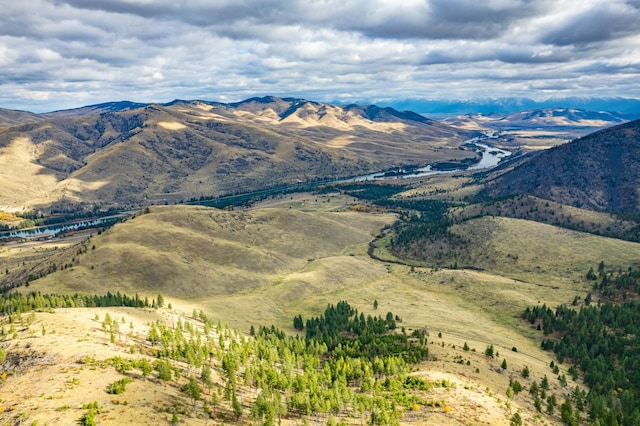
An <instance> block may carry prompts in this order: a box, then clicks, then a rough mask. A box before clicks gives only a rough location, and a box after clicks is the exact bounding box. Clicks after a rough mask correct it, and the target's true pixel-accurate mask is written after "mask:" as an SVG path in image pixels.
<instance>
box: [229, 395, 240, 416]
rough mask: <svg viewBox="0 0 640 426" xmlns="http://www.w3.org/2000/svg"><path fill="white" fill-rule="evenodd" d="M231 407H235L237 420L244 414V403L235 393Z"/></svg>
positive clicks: (234, 411) (234, 412)
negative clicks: (242, 403) (241, 402)
mask: <svg viewBox="0 0 640 426" xmlns="http://www.w3.org/2000/svg"><path fill="white" fill-rule="evenodd" d="M231 408H233V414H234V415H235V416H236V420H238V419H239V418H240V416H241V415H242V405H241V404H240V401H238V397H237V395H236V394H235V393H234V394H233V398H232V400H231Z"/></svg>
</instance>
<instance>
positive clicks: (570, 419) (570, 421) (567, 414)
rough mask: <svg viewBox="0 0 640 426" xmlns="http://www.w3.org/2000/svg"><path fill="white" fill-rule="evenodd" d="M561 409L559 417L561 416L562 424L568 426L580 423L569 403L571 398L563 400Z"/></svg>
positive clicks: (575, 425)
mask: <svg viewBox="0 0 640 426" xmlns="http://www.w3.org/2000/svg"><path fill="white" fill-rule="evenodd" d="M561 410H562V411H561V415H560V417H561V418H562V421H563V422H564V424H566V425H569V426H578V425H579V424H580V420H579V419H578V416H577V413H575V412H574V410H573V405H571V400H569V399H566V400H565V401H564V404H562V409H561Z"/></svg>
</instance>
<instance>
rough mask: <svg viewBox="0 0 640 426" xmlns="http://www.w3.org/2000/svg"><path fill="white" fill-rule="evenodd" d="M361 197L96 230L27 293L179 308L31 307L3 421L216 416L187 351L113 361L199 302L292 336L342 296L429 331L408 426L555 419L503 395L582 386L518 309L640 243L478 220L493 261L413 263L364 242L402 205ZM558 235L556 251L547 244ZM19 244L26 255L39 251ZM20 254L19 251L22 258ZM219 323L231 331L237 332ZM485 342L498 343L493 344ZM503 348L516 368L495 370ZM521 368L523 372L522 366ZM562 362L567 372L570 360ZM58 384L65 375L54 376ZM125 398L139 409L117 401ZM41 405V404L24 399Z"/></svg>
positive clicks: (633, 251)
mask: <svg viewBox="0 0 640 426" xmlns="http://www.w3.org/2000/svg"><path fill="white" fill-rule="evenodd" d="M353 203H355V201H354V200H353V199H351V198H349V197H346V196H345V195H340V194H338V193H335V192H334V193H329V194H325V195H318V196H317V198H316V196H315V195H314V196H312V195H309V194H298V195H295V196H293V198H292V197H289V196H287V197H282V198H278V199H271V200H267V201H265V202H263V203H261V204H260V205H258V206H256V207H253V208H251V209H243V210H236V211H220V210H216V209H211V208H205V207H192V206H157V207H151V208H150V209H149V212H148V213H145V214H142V215H139V216H136V217H135V218H134V219H130V220H127V221H126V222H124V223H121V224H118V225H115V226H114V227H113V228H111V229H110V230H108V231H106V232H102V233H101V234H99V235H94V236H93V237H92V238H91V239H90V240H89V241H88V242H86V243H85V247H86V248H87V252H86V253H80V254H77V253H70V254H69V255H70V256H73V257H74V258H73V260H72V259H68V260H67V262H71V265H70V266H64V267H62V268H58V270H57V271H56V272H53V273H51V274H50V275H47V276H46V277H44V278H41V279H38V280H35V281H33V282H31V284H30V286H29V288H22V289H21V291H22V292H29V291H41V292H46V293H49V292H54V293H64V294H74V293H76V292H80V293H84V294H87V293H88V294H93V293H99V294H103V293H104V292H105V291H106V290H109V291H111V292H113V293H115V292H118V291H119V292H124V293H127V294H133V293H135V292H138V293H140V295H141V297H143V298H144V297H147V296H148V297H150V298H151V297H155V296H156V295H157V294H158V293H162V294H164V295H165V299H166V302H170V303H171V304H172V309H161V310H158V311H155V310H148V309H147V310H132V309H129V308H121V307H118V308H99V309H96V310H90V309H85V308H82V309H78V310H76V309H59V310H57V311H56V312H55V313H38V314H36V315H34V316H33V318H32V317H31V315H29V314H23V315H22V317H21V318H22V321H24V322H25V325H23V326H21V327H17V326H16V333H15V334H14V335H13V336H11V333H9V336H11V337H9V336H7V337H5V338H4V340H2V345H3V348H6V350H7V352H8V353H9V354H12V355H11V356H12V358H11V360H15V359H16V357H17V355H16V354H21V355H20V356H24V358H21V359H23V361H21V362H22V364H20V365H21V370H19V369H16V368H13V367H11V370H10V371H11V372H12V376H10V377H9V378H8V380H7V381H6V383H3V384H0V386H4V387H3V389H6V391H7V395H8V396H7V397H6V398H5V399H4V401H2V402H1V404H2V406H3V407H6V408H7V411H6V412H5V413H4V415H3V413H0V419H6V420H7V421H8V420H15V419H17V416H18V415H19V413H21V412H22V411H27V412H28V413H29V414H28V419H29V420H30V421H33V420H38V421H43V422H54V421H56V422H64V423H70V422H73V421H74V420H75V419H78V418H79V417H80V416H82V415H83V414H84V413H86V412H87V408H82V407H83V405H85V404H88V403H91V402H92V401H97V402H98V405H99V407H100V408H101V411H100V412H98V413H96V418H97V419H98V420H99V421H100V422H101V423H103V424H122V422H124V421H127V422H131V421H132V420H131V417H130V413H131V409H133V408H135V410H136V413H138V414H139V415H141V416H142V415H144V416H145V418H148V419H150V420H152V421H155V422H161V423H162V422H167V423H168V422H169V421H170V418H171V414H172V411H171V409H172V408H171V407H174V408H173V410H176V411H177V412H178V414H179V416H180V418H181V419H184V421H188V422H189V423H190V424H206V422H207V421H208V419H209V417H206V416H205V417H201V416H202V415H203V414H202V413H203V412H204V410H203V409H206V406H205V405H203V404H202V402H201V401H198V402H197V404H196V407H197V410H192V409H191V406H192V405H191V404H192V401H190V399H189V396H188V394H186V393H185V392H184V391H181V390H180V389H181V388H183V387H184V385H185V384H186V383H187V382H188V376H189V374H190V371H192V370H190V368H191V367H189V365H188V363H187V362H186V361H185V360H186V358H184V357H183V358H180V359H176V360H175V361H174V362H173V366H174V368H175V371H177V372H180V376H176V377H175V378H174V379H171V380H169V381H166V382H165V381H163V380H161V379H160V378H159V372H155V371H152V372H151V374H150V375H149V377H148V378H145V377H143V376H142V374H141V373H139V370H138V368H137V367H134V368H133V369H132V370H130V371H125V372H124V373H118V372H117V371H116V369H115V368H112V364H113V361H107V359H108V358H112V357H114V356H120V357H125V358H130V359H134V360H139V359H140V358H142V357H149V359H150V360H151V361H152V362H153V361H154V359H152V358H157V356H156V355H157V354H158V352H156V351H158V350H160V349H161V348H162V346H160V345H159V344H156V345H155V346H154V345H153V343H152V342H150V341H149V339H148V337H147V336H149V334H150V326H151V324H152V323H154V322H156V321H158V323H157V324H161V323H163V324H166V325H167V326H169V327H174V328H176V330H178V329H179V328H180V327H186V328H183V330H185V329H186V330H188V329H190V327H191V326H190V325H189V326H187V325H186V323H187V322H189V323H193V324H195V326H196V328H197V329H199V330H204V329H205V326H204V325H203V324H201V323H199V320H198V319H197V318H196V317H197V315H195V314H193V315H192V314H191V312H192V311H193V312H196V311H198V310H200V309H202V310H204V312H205V313H206V315H207V316H208V317H209V318H210V319H211V320H212V322H213V324H215V323H216V322H217V321H221V322H223V323H229V324H231V326H232V327H234V328H236V327H237V328H239V329H240V330H242V331H243V332H244V333H247V332H248V330H249V329H250V326H251V325H255V326H258V325H269V324H275V325H276V326H277V327H281V328H283V329H284V330H286V331H287V333H291V334H293V333H295V332H296V331H295V330H294V329H293V328H292V321H291V319H292V317H293V316H294V315H298V314H302V315H303V316H304V317H305V318H309V317H311V316H314V315H319V314H320V313H322V309H323V308H324V307H325V306H326V305H327V303H335V302H336V301H338V300H348V301H349V303H350V304H351V305H352V306H354V307H355V308H356V309H358V311H359V312H363V313H365V315H367V314H370V313H373V314H375V313H376V312H378V313H379V314H381V315H384V314H385V313H386V312H389V311H391V312H393V313H395V314H397V315H398V317H399V320H398V321H399V322H398V327H403V328H406V332H407V334H410V333H411V332H412V331H413V330H424V329H427V330H428V331H429V333H430V335H429V338H428V341H429V344H428V349H429V358H428V359H427V360H424V361H423V362H421V363H419V364H417V365H416V366H415V367H413V371H412V373H411V375H413V376H416V377H419V378H423V379H424V380H427V381H428V382H429V383H433V384H434V387H433V389H431V390H430V391H429V392H428V393H424V394H421V398H426V400H427V401H438V404H437V405H436V404H435V402H434V403H433V404H424V405H423V404H419V405H420V406H419V407H418V408H417V409H415V410H414V409H413V408H412V409H408V410H406V411H405V412H404V417H403V418H402V419H401V420H400V424H425V423H426V424H448V423H456V424H457V423H465V424H469V423H471V424H504V425H506V424H509V420H510V419H511V418H512V416H513V415H514V413H515V412H518V413H520V415H521V416H522V417H523V418H524V421H525V422H534V421H536V420H535V419H538V420H537V421H544V422H545V423H546V424H560V422H561V420H560V417H559V416H560V413H559V410H556V411H555V413H551V414H549V413H547V412H545V413H538V412H536V410H535V408H534V401H533V397H532V396H530V395H529V392H522V393H520V394H519V395H516V396H512V397H508V398H506V399H505V392H507V389H508V387H509V383H510V382H511V381H512V380H513V379H517V380H518V381H519V382H520V383H521V384H523V385H524V386H525V389H528V388H530V387H531V385H532V383H533V382H539V381H540V380H541V379H542V378H543V377H544V376H545V375H546V376H548V377H549V378H550V380H549V381H550V382H551V386H550V390H549V395H551V394H555V395H558V398H559V402H558V405H560V403H561V401H562V398H565V397H566V394H567V392H568V391H569V390H571V389H573V388H574V387H575V386H576V382H573V381H571V382H570V387H568V388H565V387H563V385H561V383H560V382H559V381H558V380H556V379H555V374H557V373H555V374H554V373H552V371H553V370H552V369H550V368H549V364H550V361H552V360H553V354H550V353H547V352H545V351H543V350H542V349H541V348H540V344H539V341H538V339H537V334H536V332H535V330H531V329H530V327H529V324H527V323H525V322H522V321H521V320H520V319H519V318H518V317H519V315H520V313H521V312H522V310H523V309H524V307H526V306H529V305H532V304H536V303H542V302H539V301H544V302H545V303H547V304H548V305H549V306H556V305H558V304H560V303H569V302H570V301H571V300H572V299H573V298H574V297H575V296H576V295H578V296H580V297H584V296H585V295H586V293H587V292H588V291H591V286H592V283H591V282H589V281H587V280H585V278H584V275H585V272H586V270H587V269H588V267H589V266H593V265H597V262H600V261H601V260H604V262H605V263H606V264H607V268H608V270H609V269H611V270H617V269H618V268H624V267H626V266H628V265H629V264H630V263H631V262H634V261H635V260H636V259H637V258H638V253H639V250H640V248H639V247H640V246H639V245H638V244H634V243H628V242H620V241H617V240H611V239H606V238H603V237H598V236H591V235H586V234H582V233H578V232H573V231H566V230H562V229H558V228H555V227H552V226H549V225H540V224H536V223H533V222H529V221H523V220H514V219H505V218H495V219H491V218H482V219H474V220H471V221H467V222H463V223H462V224H459V225H456V226H455V227H454V229H453V232H455V233H457V234H459V235H462V236H468V237H469V238H468V245H469V248H468V250H469V251H468V252H469V254H470V255H471V257H470V260H472V261H473V262H474V264H476V265H478V266H480V267H482V268H483V269H485V270H484V271H478V270H469V269H466V270H465V269H439V270H438V269H436V268H431V267H427V266H421V265H419V264H418V265H417V266H415V267H409V266H406V265H402V264H392V263H385V262H379V261H375V260H373V259H371V258H370V257H368V256H367V242H368V241H369V240H370V239H371V238H373V234H376V233H377V232H378V230H379V229H380V228H382V227H383V226H384V225H386V224H388V223H390V222H391V221H392V220H393V216H391V215H381V214H373V213H362V212H354V211H351V210H352V209H350V208H349V207H350V206H351V205H352V204H353ZM549 247H556V248H557V250H555V251H553V252H550V251H549V250H548V248H549ZM4 250H6V251H11V250H13V249H11V248H8V247H5V248H4ZM19 250H21V253H22V255H23V256H29V255H30V251H31V250H33V249H29V248H25V247H21V248H20V249H19ZM19 262H20V259H19V258H18V257H15V256H10V263H11V264H12V265H15V264H16V263H19ZM374 302H375V303H374ZM373 306H377V310H375V309H374V308H372V307H373ZM107 313H109V314H110V316H111V317H112V318H114V319H116V320H118V322H120V323H121V324H122V325H120V328H119V331H118V332H116V333H115V335H114V339H113V341H109V333H108V332H105V331H103V329H102V328H101V325H100V322H101V321H102V322H103V321H106V314H107ZM96 315H97V317H98V318H99V320H96V319H95V318H96ZM121 318H124V320H122V321H120V319H121ZM15 321H16V324H19V323H20V321H21V320H18V319H16V320H15ZM8 327H9V324H5V329H6V328H8ZM212 329H213V327H211V328H210V330H212ZM130 330H131V331H130ZM398 332H400V331H398ZM212 334H213V336H214V337H215V333H212ZM176 335H177V332H176ZM223 335H224V336H225V338H224V340H226V341H229V339H230V338H231V337H228V336H231V335H232V334H231V332H227V331H224V332H223ZM244 338H247V337H246V336H245V337H244ZM218 339H219V337H218ZM192 340H193V341H195V340H196V339H195V338H194V339H192ZM203 341H206V340H203ZM217 342H219V340H217V341H216V342H215V343H214V346H215V347H217V345H218V343H217ZM489 345H493V346H492V347H494V348H495V351H496V353H497V354H498V355H496V356H495V357H490V356H486V355H485V354H484V353H483V351H484V350H485V348H488V347H489ZM465 347H466V348H467V349H464V348H465ZM71 348H73V350H70V349H71ZM469 348H470V349H469ZM514 348H516V350H514ZM132 352H133V353H132ZM267 353H268V352H267ZM274 353H277V351H276V352H274ZM154 354H155V355H154ZM274 356H275V355H274ZM252 359H254V358H252ZM282 359H284V358H282ZM83 360H86V361H83ZM503 360H506V363H505V364H504V365H505V366H506V365H507V364H508V367H506V368H503V367H501V361H503ZM252 362H253V361H252ZM271 364H274V363H271ZM275 364H277V365H279V363H278V362H276V363H275ZM113 366H115V365H113ZM214 366H216V368H215V369H214V383H215V384H214V393H216V392H215V390H216V389H218V388H219V389H220V392H222V391H223V388H224V384H225V376H224V373H223V369H222V366H223V364H222V363H221V358H220V359H219V358H218V355H215V356H214ZM525 367H527V371H528V372H529V374H528V377H526V378H525V377H522V374H521V371H522V370H523V369H524V368H525ZM5 368H6V367H5ZM560 368H562V370H560V371H561V373H563V374H564V373H565V367H564V366H560ZM13 371H16V373H13ZM36 371H37V372H38V374H35V372H36ZM254 374H255V375H254V377H258V373H257V372H256V373H254ZM14 376H15V377H16V378H15V379H14ZM123 376H124V377H129V378H130V379H131V380H132V382H131V383H129V384H128V385H127V390H126V391H125V392H123V393H122V394H121V395H119V396H114V395H110V394H108V393H107V392H106V391H105V389H108V387H109V386H110V384H112V383H114V382H115V381H116V380H120V379H122V377H123ZM250 376H251V375H250V374H249V373H245V374H244V375H242V376H239V377H243V378H245V377H250ZM567 376H568V374H567ZM197 377H199V373H198V374H197ZM43 378H45V379H44V380H43ZM380 382H382V380H380ZM52 383H54V384H58V386H57V387H54V388H51V384H52ZM436 383H439V385H438V386H435V384H436ZM43 385H47V386H49V387H48V388H46V387H44V386H43ZM201 387H202V391H203V394H202V398H204V399H206V400H207V401H209V400H211V397H210V394H209V393H207V396H206V397H204V389H205V386H204V384H201ZM256 389H257V388H256V387H255V385H251V382H246V381H245V380H238V389H237V391H238V392H239V394H240V395H241V396H242V406H243V409H244V413H245V414H243V416H242V417H241V418H240V420H239V421H235V420H233V418H232V413H233V411H232V409H231V403H230V402H229V401H227V400H226V399H224V398H222V397H221V396H220V394H219V395H218V396H219V399H218V400H217V402H216V405H214V406H213V408H214V410H213V412H214V413H221V414H220V415H224V416H225V417H224V419H223V418H222V417H217V416H218V414H216V418H217V420H216V421H222V420H224V421H225V423H230V424H245V423H246V422H247V421H248V420H247V417H248V416H249V409H250V407H251V406H252V405H253V404H254V402H255V401H256V397H257V396H256V395H257V392H256ZM288 395H290V394H288ZM125 401H126V404H127V405H129V407H128V408H131V409H127V407H125V406H123V404H124V403H125ZM284 401H285V398H283V402H284ZM286 401H290V400H289V399H288V398H287V399H286ZM34 406H38V407H39V409H37V410H36V409H33V410H27V409H28V408H29V407H34ZM210 407H211V406H210ZM444 407H449V408H448V409H445V408H444ZM199 413H200V414H199ZM348 413H351V414H348ZM338 415H339V416H340V417H341V419H342V420H344V421H347V422H348V423H349V424H358V423H360V421H361V419H359V418H358V417H357V415H356V416H354V414H353V410H351V411H349V410H345V412H340V413H338V414H336V416H338ZM299 416H300V412H298V411H294V410H291V411H290V412H289V413H288V414H287V415H286V416H284V417H285V418H284V419H283V424H299V422H300V417H299ZM582 416H583V418H586V414H583V415H582ZM324 422H325V421H324V419H323V423H324Z"/></svg>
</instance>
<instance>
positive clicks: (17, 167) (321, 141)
mask: <svg viewBox="0 0 640 426" xmlns="http://www.w3.org/2000/svg"><path fill="white" fill-rule="evenodd" d="M39 117H40V116H39ZM41 118H43V119H42V120H40V121H37V122H33V123H27V124H20V125H17V126H13V127H9V128H4V129H1V130H0V166H2V167H0V177H2V179H3V182H5V184H3V187H2V188H1V189H0V200H2V204H3V205H2V206H0V209H3V208H4V209H10V210H16V209H21V208H22V207H23V206H29V207H30V208H33V207H38V208H44V209H49V208H50V207H52V206H53V208H54V209H55V210H60V209H65V210H68V209H76V208H77V207H78V206H79V205H85V206H89V207H92V206H93V205H97V206H98V207H105V208H106V207H118V208H123V207H139V206H141V205H147V204H154V203H176V202H180V201H185V200H188V199H190V198H193V197H200V196H203V195H204V196H218V195H223V194H230V193H244V192H250V191H256V190H262V189H265V188H273V187H278V186H283V185H290V184H294V183H299V182H308V181H314V180H318V179H327V178H342V177H347V176H354V175H360V174H366V173H369V172H372V171H378V170H383V169H388V168H391V167H397V166H400V165H406V164H421V165H422V164H426V163H431V162H436V161H446V160H451V159H457V160H461V159H462V158H466V157H469V156H473V155H475V154H474V153H473V152H469V151H461V150H459V149H458V148H459V146H460V145H462V144H463V143H464V140H465V139H467V138H469V137H470V136H471V133H470V132H467V131H463V130H458V129H454V128H452V127H449V126H447V125H445V124H442V123H439V122H437V121H433V120H429V119H427V118H425V117H423V116H420V115H418V114H415V113H411V112H400V111H396V110H394V109H392V108H380V107H377V106H356V105H349V106H337V105H331V104H322V103H317V102H312V101H307V100H303V99H292V98H285V99H281V98H275V97H264V98H251V99H247V100H245V101H242V102H238V103H233V104H221V103H216V102H206V101H184V100H175V101H173V102H170V103H168V104H164V105H160V104H153V105H151V104H150V105H147V104H135V103H131V102H126V101H125V102H115V103H108V104H100V105H93V106H88V107H84V108H78V109H75V110H69V111H59V112H55V113H48V114H44V115H42V116H41Z"/></svg>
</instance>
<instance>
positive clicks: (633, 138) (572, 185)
mask: <svg viewBox="0 0 640 426" xmlns="http://www.w3.org/2000/svg"><path fill="white" fill-rule="evenodd" d="M639 141H640V120H637V121H633V122H630V123H626V124H622V125H619V126H615V127H612V128H609V129H605V130H601V131H599V132H596V133H592V134H590V135H588V136H585V137H583V138H581V139H578V140H575V141H573V142H571V143H568V144H565V145H562V146H558V147H555V148H553V149H550V150H547V151H544V152H540V153H539V154H538V155H535V156H533V157H531V159H530V160H528V161H525V162H522V163H521V164H520V165H518V166H516V167H514V168H513V169H512V170H510V171H507V172H506V173H504V174H501V175H498V176H496V177H492V178H490V179H488V180H487V181H486V188H487V193H488V194H489V195H490V196H492V197H503V196H510V195H521V194H528V195H535V196H537V197H540V198H544V199H547V200H552V201H556V202H559V203H562V204H569V205H572V206H576V207H584V208H590V209H594V210H602V211H610V212H634V211H637V210H638V207H640V205H639V204H638V203H639V201H640V198H639V195H640V194H639V193H638V188H640V143H639Z"/></svg>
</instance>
